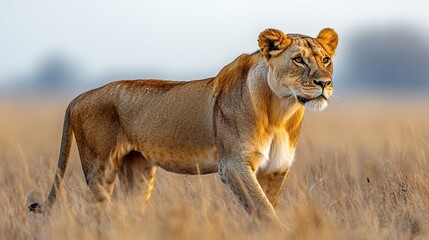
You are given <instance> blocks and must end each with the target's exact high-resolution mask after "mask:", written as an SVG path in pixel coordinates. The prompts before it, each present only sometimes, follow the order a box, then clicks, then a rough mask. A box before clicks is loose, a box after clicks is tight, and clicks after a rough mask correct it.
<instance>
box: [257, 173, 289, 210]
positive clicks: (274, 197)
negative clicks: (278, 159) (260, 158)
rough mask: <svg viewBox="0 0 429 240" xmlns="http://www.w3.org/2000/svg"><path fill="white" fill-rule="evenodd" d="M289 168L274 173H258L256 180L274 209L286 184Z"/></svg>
mask: <svg viewBox="0 0 429 240" xmlns="http://www.w3.org/2000/svg"><path fill="white" fill-rule="evenodd" d="M288 173H289V168H285V169H282V170H277V171H274V172H269V173H265V172H258V175H257V179H258V182H259V184H260V185H261V187H262V189H263V190H264V192H265V196H267V198H268V200H269V201H270V202H271V205H273V207H275V206H276V205H277V202H278V199H279V197H280V194H281V192H282V191H283V189H284V186H285V184H286V180H287V176H288Z"/></svg>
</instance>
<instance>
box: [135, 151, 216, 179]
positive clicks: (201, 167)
mask: <svg viewBox="0 0 429 240" xmlns="http://www.w3.org/2000/svg"><path fill="white" fill-rule="evenodd" d="M143 155H144V156H145V157H146V158H147V159H150V160H152V161H154V162H155V164H156V165H158V166H160V167H161V168H163V169H165V170H167V171H170V172H175V173H181V174H209V173H214V172H217V166H218V156H217V151H216V149H215V148H214V147H213V148H211V149H192V150H190V149H188V150H179V149H166V148H160V149H156V148H155V149H150V150H149V149H148V150H146V151H145V150H143Z"/></svg>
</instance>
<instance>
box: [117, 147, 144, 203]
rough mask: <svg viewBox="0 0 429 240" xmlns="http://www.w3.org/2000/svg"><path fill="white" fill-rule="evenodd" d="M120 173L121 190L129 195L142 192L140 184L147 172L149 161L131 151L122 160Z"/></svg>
mask: <svg viewBox="0 0 429 240" xmlns="http://www.w3.org/2000/svg"><path fill="white" fill-rule="evenodd" d="M121 162H122V165H121V167H120V170H119V172H118V177H119V186H120V190H121V191H122V192H124V193H126V194H127V195H130V196H132V195H134V194H135V193H136V192H137V191H141V186H140V183H141V182H142V181H141V178H142V175H143V174H144V172H145V168H146V162H147V160H146V159H145V158H144V157H143V155H142V154H141V153H139V152H137V151H131V152H129V153H128V154H127V155H125V156H124V157H123V158H122V161H121Z"/></svg>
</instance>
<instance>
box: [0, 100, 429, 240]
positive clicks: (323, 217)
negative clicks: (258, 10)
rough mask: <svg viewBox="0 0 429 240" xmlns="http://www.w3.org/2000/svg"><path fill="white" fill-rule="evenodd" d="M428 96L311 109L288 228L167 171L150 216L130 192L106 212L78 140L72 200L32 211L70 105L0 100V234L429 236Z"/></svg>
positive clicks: (199, 181)
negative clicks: (253, 216)
mask: <svg viewBox="0 0 429 240" xmlns="http://www.w3.org/2000/svg"><path fill="white" fill-rule="evenodd" d="M428 102H429V99H427V98H426V100H425V99H411V100H408V101H401V102H397V98H396V100H395V98H390V99H388V100H380V99H377V98H372V99H370V100H366V101H364V102H363V103H360V104H358V103H357V102H353V101H349V100H346V99H339V100H338V101H336V102H335V101H334V102H333V103H332V104H331V106H330V107H329V108H328V109H327V110H326V111H324V112H322V113H312V112H310V111H307V112H306V116H305V119H304V125H303V128H302V133H301V136H300V139H299V143H298V150H297V154H296V161H295V163H294V165H293V167H292V171H291V173H290V175H289V179H288V183H287V185H286V189H285V191H284V192H283V193H282V195H281V199H280V200H279V204H278V206H277V207H276V210H277V213H278V215H279V218H280V219H281V221H282V222H283V223H284V224H285V226H287V229H286V230H280V229H276V228H270V229H266V230H262V229H260V228H257V227H255V224H254V223H253V222H252V221H251V220H249V218H248V217H247V216H246V214H245V213H244V212H243V210H242V209H241V208H240V206H239V205H238V204H237V203H236V201H235V200H234V199H233V197H232V194H231V193H230V192H229V191H228V190H227V189H226V187H225V186H224V185H223V183H222V182H221V181H220V179H219V177H218V176H217V175H216V174H214V175H207V176H184V175H177V174H172V173H167V172H165V171H163V170H158V172H157V176H156V179H155V189H154V192H153V195H152V198H151V201H150V202H149V205H148V207H147V208H146V211H145V212H144V215H143V216H140V215H139V214H138V211H137V209H138V207H139V205H140V204H141V202H140V201H139V200H138V199H137V198H135V197H134V198H133V197H124V195H122V194H120V192H117V193H115V195H114V198H113V200H112V202H111V203H110V205H109V207H108V208H107V209H106V210H104V211H99V209H98V208H97V206H94V205H93V204H92V205H91V204H90V205H88V204H87V202H86V200H85V198H87V195H88V189H87V187H86V184H85V181H84V177H83V173H82V169H81V167H80V160H79V158H78V155H77V150H76V146H75V143H73V150H72V155H71V158H70V161H69V165H68V168H67V171H66V176H65V181H64V184H63V188H62V194H61V197H60V198H59V199H58V200H57V202H56V204H55V205H54V207H53V208H52V209H51V211H50V212H49V213H47V214H33V213H29V212H28V210H27V207H26V205H27V204H28V202H29V201H32V200H38V201H40V200H41V199H43V198H44V197H45V196H46V194H47V192H48V191H49V188H50V186H51V183H52V178H53V174H54V171H55V168H56V164H57V155H58V149H59V144H60V136H61V130H62V129H61V128H62V124H63V115H64V111H65V108H66V105H67V103H66V102H62V101H21V102H13V101H12V102H11V101H0V236H1V237H0V238H1V239H80V240H83V239H96V238H99V239H261V238H268V239H429V184H428V183H429V159H428V155H429V111H428V110H427V103H428ZM38 192H40V193H42V194H39V193H38Z"/></svg>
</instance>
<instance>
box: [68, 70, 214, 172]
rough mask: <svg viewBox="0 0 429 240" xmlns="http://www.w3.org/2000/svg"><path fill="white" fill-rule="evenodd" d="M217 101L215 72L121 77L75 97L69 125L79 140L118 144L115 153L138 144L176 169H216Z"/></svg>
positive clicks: (88, 143)
mask: <svg viewBox="0 0 429 240" xmlns="http://www.w3.org/2000/svg"><path fill="white" fill-rule="evenodd" d="M106 100H108V101H106ZM213 101H214V98H213V82H212V78H209V79H204V80H198V81H189V82H175V81H159V80H125V81H118V82H113V83H110V84H107V85H105V86H103V87H101V88H98V89H95V90H92V91H89V92H86V93H84V94H82V95H80V96H79V97H77V98H76V100H75V101H74V102H76V103H75V104H74V105H73V107H72V108H71V118H72V121H71V125H72V128H73V130H74V132H75V134H76V139H77V142H78V145H79V142H84V144H85V145H86V146H85V147H88V146H95V145H97V149H99V151H107V152H109V151H111V149H112V148H115V150H116V151H119V152H118V153H117V154H125V153H126V152H129V151H130V150H136V151H139V152H141V153H142V154H143V156H144V157H145V158H147V159H150V160H152V161H155V162H157V163H158V165H159V166H161V167H163V168H165V169H167V170H169V171H173V172H178V173H188V174H189V173H197V171H200V173H212V172H216V171H217V163H216V161H217V152H216V148H215V144H214V136H213V124H212V119H213V116H212V112H213V104H214V102H213ZM184 113H186V114H184ZM100 142H102V145H103V146H105V148H104V149H100V147H99V145H100ZM118 145H119V146H120V147H115V146H118ZM137 147H138V149H137ZM94 149H95V147H94ZM121 151H123V153H121ZM178 163H180V164H178ZM197 164H198V165H199V168H200V169H197Z"/></svg>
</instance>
